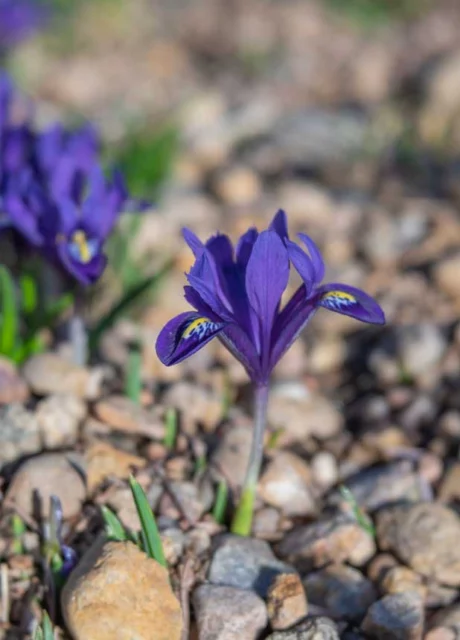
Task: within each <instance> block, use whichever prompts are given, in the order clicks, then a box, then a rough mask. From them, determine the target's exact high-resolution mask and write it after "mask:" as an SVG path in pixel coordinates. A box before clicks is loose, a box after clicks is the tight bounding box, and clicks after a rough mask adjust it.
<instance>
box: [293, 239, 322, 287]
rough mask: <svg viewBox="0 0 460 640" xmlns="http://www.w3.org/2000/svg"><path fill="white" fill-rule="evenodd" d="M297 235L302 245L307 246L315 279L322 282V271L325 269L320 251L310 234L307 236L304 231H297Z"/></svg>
mask: <svg viewBox="0 0 460 640" xmlns="http://www.w3.org/2000/svg"><path fill="white" fill-rule="evenodd" d="M297 235H298V237H299V238H300V239H301V240H302V242H303V243H304V245H305V246H306V247H307V249H308V252H309V253H310V257H311V260H312V263H313V267H314V270H315V281H316V282H317V283H318V284H319V283H320V282H322V280H323V278H324V273H325V271H326V267H325V265H324V260H323V256H322V255H321V251H320V250H319V248H318V245H317V244H316V242H314V241H313V240H312V239H311V238H310V236H307V235H306V234H305V233H298V234H297Z"/></svg>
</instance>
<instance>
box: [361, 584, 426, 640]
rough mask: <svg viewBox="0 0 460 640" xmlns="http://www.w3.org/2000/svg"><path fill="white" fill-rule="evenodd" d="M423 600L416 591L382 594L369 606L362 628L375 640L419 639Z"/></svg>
mask: <svg viewBox="0 0 460 640" xmlns="http://www.w3.org/2000/svg"><path fill="white" fill-rule="evenodd" d="M423 624H424V611H423V602H422V599H421V598H420V596H419V595H418V594H417V593H413V592H411V591H407V592H406V593H396V594H394V595H389V596H384V597H383V598H382V599H381V600H377V602H374V604H373V605H371V606H370V607H369V610H368V612H367V614H366V617H365V618H364V621H363V624H362V630H363V631H364V632H365V633H367V634H369V636H370V637H371V638H375V640H421V638H422V634H423Z"/></svg>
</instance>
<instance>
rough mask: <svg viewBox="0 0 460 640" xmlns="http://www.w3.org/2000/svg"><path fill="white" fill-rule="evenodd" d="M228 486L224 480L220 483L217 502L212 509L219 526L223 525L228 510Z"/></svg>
mask: <svg viewBox="0 0 460 640" xmlns="http://www.w3.org/2000/svg"><path fill="white" fill-rule="evenodd" d="M227 500H228V486H227V483H226V482H225V480H224V479H222V480H220V481H219V484H218V485H217V492H216V500H215V502H214V507H213V509H212V515H213V518H214V520H215V521H216V522H217V523H218V524H223V522H224V518H225V512H226V510H227Z"/></svg>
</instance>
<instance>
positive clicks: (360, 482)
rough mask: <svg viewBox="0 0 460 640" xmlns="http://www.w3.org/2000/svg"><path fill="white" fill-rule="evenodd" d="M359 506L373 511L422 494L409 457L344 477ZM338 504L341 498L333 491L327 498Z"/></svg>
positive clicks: (415, 499)
mask: <svg viewBox="0 0 460 640" xmlns="http://www.w3.org/2000/svg"><path fill="white" fill-rule="evenodd" d="M344 484H346V486H347V487H348V489H349V490H350V491H351V492H352V494H353V496H354V498H355V500H356V502H357V503H358V505H359V506H360V507H361V508H362V509H365V510H366V511H371V512H372V511H375V510H377V509H380V508H382V507H383V506H385V505H387V504H390V503H392V502H399V501H404V502H416V501H418V500H420V497H421V484H420V480H419V478H418V476H417V474H416V473H415V472H414V471H413V465H412V463H411V462H410V461H409V460H398V461H396V462H391V463H388V464H384V465H379V466H375V467H370V468H368V469H363V470H362V471H359V472H358V473H357V474H355V475H353V476H351V477H348V478H346V479H345V482H344ZM328 502H329V504H331V505H335V506H337V505H339V504H341V503H342V502H343V498H342V496H341V494H340V492H339V491H334V492H333V493H332V494H331V495H330V497H329V500H328Z"/></svg>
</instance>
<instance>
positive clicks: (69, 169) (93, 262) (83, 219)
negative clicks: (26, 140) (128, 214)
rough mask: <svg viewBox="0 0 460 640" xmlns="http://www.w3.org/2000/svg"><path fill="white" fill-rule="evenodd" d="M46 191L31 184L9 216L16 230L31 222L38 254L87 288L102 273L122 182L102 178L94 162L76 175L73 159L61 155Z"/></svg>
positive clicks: (123, 195)
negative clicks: (37, 239)
mask: <svg viewBox="0 0 460 640" xmlns="http://www.w3.org/2000/svg"><path fill="white" fill-rule="evenodd" d="M47 187H48V188H47V190H46V191H45V190H43V189H42V188H41V187H40V186H39V185H38V184H37V183H36V182H35V183H34V181H33V180H32V184H31V188H30V189H29V190H27V191H26V192H25V191H23V193H22V196H23V197H22V199H21V198H18V199H17V202H16V204H17V208H16V209H14V208H13V207H10V210H9V213H10V215H14V214H16V227H18V226H19V225H20V224H21V223H22V224H23V226H24V224H25V221H26V220H27V221H28V220H30V219H32V220H35V224H36V226H35V229H36V230H37V232H38V236H39V238H40V244H39V247H40V250H41V252H42V253H43V254H44V255H45V256H46V257H47V258H48V259H49V260H51V262H53V263H54V264H56V265H57V266H58V267H59V268H61V269H62V270H63V271H64V273H66V274H67V275H69V276H71V277H72V278H73V279H75V280H76V281H77V282H79V283H80V284H83V285H89V284H92V283H93V282H95V281H96V280H97V279H98V278H99V277H100V276H101V274H102V272H103V271H104V269H105V266H106V263H107V257H106V255H105V253H104V243H105V241H106V240H107V237H108V236H109V234H110V233H111V232H112V230H113V227H114V225H115V223H116V221H117V219H118V217H119V215H120V213H121V212H122V210H123V208H124V204H125V202H126V199H127V193H126V189H125V185H124V183H123V180H122V178H121V176H120V175H119V174H118V173H114V174H113V176H112V177H111V178H110V179H108V178H106V176H105V175H104V173H103V171H102V169H101V168H100V167H99V165H98V164H96V163H95V164H93V166H92V168H91V169H90V170H89V171H87V172H85V171H82V170H81V168H80V166H79V162H78V157H76V158H75V159H74V158H73V156H72V157H71V156H64V157H63V158H61V160H60V161H59V162H58V165H57V167H56V168H55V169H54V171H53V172H52V175H51V176H50V180H49V184H48V185H47Z"/></svg>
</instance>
